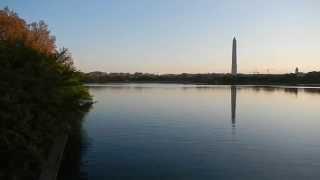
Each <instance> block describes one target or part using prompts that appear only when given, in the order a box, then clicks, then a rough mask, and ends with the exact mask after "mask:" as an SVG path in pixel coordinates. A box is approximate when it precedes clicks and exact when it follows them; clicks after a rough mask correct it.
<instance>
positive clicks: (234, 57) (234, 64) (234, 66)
mask: <svg viewBox="0 0 320 180" xmlns="http://www.w3.org/2000/svg"><path fill="white" fill-rule="evenodd" d="M231 74H232V75H234V76H236V75H237V40H236V38H235V37H234V38H233V42H232V69H231Z"/></svg>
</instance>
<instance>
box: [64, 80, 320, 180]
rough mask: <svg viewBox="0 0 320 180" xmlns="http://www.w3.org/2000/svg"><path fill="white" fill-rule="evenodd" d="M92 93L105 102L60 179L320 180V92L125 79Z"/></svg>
mask: <svg viewBox="0 0 320 180" xmlns="http://www.w3.org/2000/svg"><path fill="white" fill-rule="evenodd" d="M90 91H91V93H92V94H93V96H94V99H95V100H97V101H98V102H97V103H96V104H94V106H93V108H92V109H91V111H90V112H89V113H88V114H87V116H86V117H85V120H84V122H83V125H82V130H81V133H80V134H81V137H80V138H79V139H76V140H71V141H76V142H79V146H78V149H77V148H73V149H72V150H70V149H69V150H68V151H69V154H71V156H73V157H71V158H70V159H68V160H67V162H66V161H65V162H64V164H63V166H62V169H61V174H60V177H59V178H60V179H66V180H67V179H68V180H70V179H90V180H102V179H110V180H113V179H126V180H127V179H129V180H130V179H137V180H143V179H148V180H151V179H159V180H167V179H170V180H171V179H172V180H180V179H181V180H189V179H228V180H229V179H243V180H248V179H259V180H261V179H268V180H269V179H270V180H273V179H279V180H282V179H299V180H300V179H320V130H319V128H320V113H319V105H320V90H319V89H316V88H288V87H250V86H236V87H230V86H197V85H174V84H167V85H166V84H118V85H96V86H91V87H90ZM71 143H74V142H71ZM75 144H77V143H75ZM70 151H71V153H70Z"/></svg>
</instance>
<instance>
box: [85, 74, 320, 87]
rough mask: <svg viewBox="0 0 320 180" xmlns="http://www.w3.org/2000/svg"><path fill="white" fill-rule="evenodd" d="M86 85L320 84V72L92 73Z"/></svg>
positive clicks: (88, 76) (87, 76) (87, 78)
mask: <svg viewBox="0 0 320 180" xmlns="http://www.w3.org/2000/svg"><path fill="white" fill-rule="evenodd" d="M84 81H85V82H86V83H117V82H119V83H120V82H123V83H124V82H136V83H139V82H140V83H141V82H159V83H161V82H163V83H195V84H197V83H198V84H291V85H297V84H320V72H309V73H305V74H302V73H299V74H294V73H291V74H238V75H237V76H232V75H231V74H215V73H207V74H188V73H182V74H161V75H159V74H150V73H132V74H130V73H104V72H90V73H86V74H84Z"/></svg>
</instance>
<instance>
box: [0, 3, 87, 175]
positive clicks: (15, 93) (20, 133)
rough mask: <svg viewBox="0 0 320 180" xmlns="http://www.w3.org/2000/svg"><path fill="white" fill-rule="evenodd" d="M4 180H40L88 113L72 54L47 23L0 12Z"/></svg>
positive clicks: (0, 130) (0, 133)
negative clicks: (61, 142)
mask: <svg viewBox="0 0 320 180" xmlns="http://www.w3.org/2000/svg"><path fill="white" fill-rule="evenodd" d="M0 59H1V61H0V93H1V96H0V105H1V108H0V153H1V157H0V159H1V164H0V179H15V180H19V179H24V180H28V179H38V178H39V175H40V172H41V171H42V169H43V166H44V165H45V163H46V161H47V157H48V153H49V152H50V149H51V147H52V144H53V142H54V140H55V139H56V137H58V135H59V134H63V133H70V132H71V131H72V130H73V127H74V126H75V125H76V124H78V123H79V122H81V120H82V118H83V116H84V115H85V114H86V112H87V111H88V110H89V108H90V105H88V103H87V102H90V101H91V96H90V94H89V91H88V89H87V87H85V86H84V85H83V83H82V78H83V77H82V73H81V72H79V71H78V70H76V68H75V67H74V66H73V61H72V57H71V54H70V52H69V51H68V50H67V49H65V48H62V49H57V47H56V44H55V37H54V36H52V35H51V33H50V31H49V29H48V26H47V25H46V23H45V22H44V21H39V22H32V23H27V22H26V21H25V20H23V19H22V18H21V17H19V16H18V15H17V13H15V12H14V11H12V10H10V9H8V8H4V9H0Z"/></svg>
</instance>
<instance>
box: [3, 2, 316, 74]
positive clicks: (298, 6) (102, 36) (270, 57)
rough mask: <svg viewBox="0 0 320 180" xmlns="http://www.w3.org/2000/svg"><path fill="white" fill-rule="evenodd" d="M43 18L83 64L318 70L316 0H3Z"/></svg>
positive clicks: (113, 68)
mask: <svg viewBox="0 0 320 180" xmlns="http://www.w3.org/2000/svg"><path fill="white" fill-rule="evenodd" d="M5 6H8V7H9V8H10V9H13V10H14V11H16V12H17V13H18V14H19V16H21V17H22V18H24V19H25V20H26V21H27V22H33V21H39V20H44V21H45V22H46V23H47V24H48V25H49V29H50V30H51V32H52V34H53V35H55V36H56V39H57V45H58V47H59V48H62V47H66V48H68V49H69V50H70V51H71V53H72V56H73V58H74V62H75V65H76V67H77V68H78V69H79V70H81V71H84V72H90V71H104V72H131V73H133V72H146V73H182V72H186V73H212V72H216V73H228V72H230V71H231V52H232V39H233V37H234V36H235V37H236V38H237V42H238V44H237V45H238V49H237V50H238V72H240V73H256V72H260V73H288V72H293V71H294V69H295V67H299V69H300V70H301V71H304V72H308V71H320V45H319V42H320V33H319V32H320V20H319V19H320V1H318V0H299V1H298V0H268V1H266V0H90V1H89V0H54V1H53V0H52V1H49V0H48V1H43V0H27V1H26V0H1V1H0V7H2V8H3V7H5Z"/></svg>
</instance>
